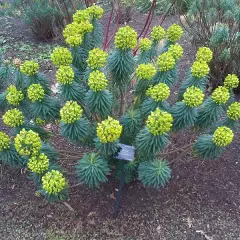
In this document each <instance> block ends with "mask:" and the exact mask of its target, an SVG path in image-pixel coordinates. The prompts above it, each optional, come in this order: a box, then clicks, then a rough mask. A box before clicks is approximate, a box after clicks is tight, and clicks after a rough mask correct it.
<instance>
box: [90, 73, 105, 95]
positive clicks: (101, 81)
mask: <svg viewBox="0 0 240 240" xmlns="http://www.w3.org/2000/svg"><path fill="white" fill-rule="evenodd" d="M107 85H108V80H107V78H106V76H105V74H104V73H103V72H100V71H98V70H96V71H94V72H92V73H90V75H89V79H88V86H89V88H90V89H91V90H92V91H94V92H97V91H103V90H105V89H106V87H107Z"/></svg>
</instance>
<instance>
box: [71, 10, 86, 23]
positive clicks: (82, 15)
mask: <svg viewBox="0 0 240 240" xmlns="http://www.w3.org/2000/svg"><path fill="white" fill-rule="evenodd" d="M89 20H90V14H89V11H88V10H87V9H84V10H77V11H76V13H75V14H73V22H75V23H79V24H80V23H82V22H85V21H89Z"/></svg>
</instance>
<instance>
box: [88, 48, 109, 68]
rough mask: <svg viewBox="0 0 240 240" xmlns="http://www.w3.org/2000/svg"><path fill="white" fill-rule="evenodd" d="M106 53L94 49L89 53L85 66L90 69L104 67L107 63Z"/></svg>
mask: <svg viewBox="0 0 240 240" xmlns="http://www.w3.org/2000/svg"><path fill="white" fill-rule="evenodd" d="M107 58H108V53H107V52H104V51H103V50H101V49H100V48H94V49H93V50H91V51H89V54H88V60H87V64H88V66H89V67H90V68H92V69H97V68H101V67H104V65H105V64H106V62H107Z"/></svg>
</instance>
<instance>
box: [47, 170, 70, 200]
mask: <svg viewBox="0 0 240 240" xmlns="http://www.w3.org/2000/svg"><path fill="white" fill-rule="evenodd" d="M66 186H67V181H66V178H65V177H64V176H63V174H62V173H60V172H59V171H58V170H52V171H50V172H47V173H46V174H45V175H44V176H43V177H42V188H43V190H44V191H45V192H46V193H48V194H53V195H57V194H58V193H60V192H62V191H63V190H64V189H65V188H66Z"/></svg>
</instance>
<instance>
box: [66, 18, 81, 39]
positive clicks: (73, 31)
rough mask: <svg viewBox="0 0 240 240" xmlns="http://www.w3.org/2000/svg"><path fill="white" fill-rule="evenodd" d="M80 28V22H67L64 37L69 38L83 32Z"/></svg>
mask: <svg viewBox="0 0 240 240" xmlns="http://www.w3.org/2000/svg"><path fill="white" fill-rule="evenodd" d="M80 28H81V25H80V24H78V23H77V22H72V23H70V24H67V25H66V27H65V29H64V30H63V37H64V38H65V39H67V38H69V37H71V36H75V35H78V34H80V33H81V32H80Z"/></svg>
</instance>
